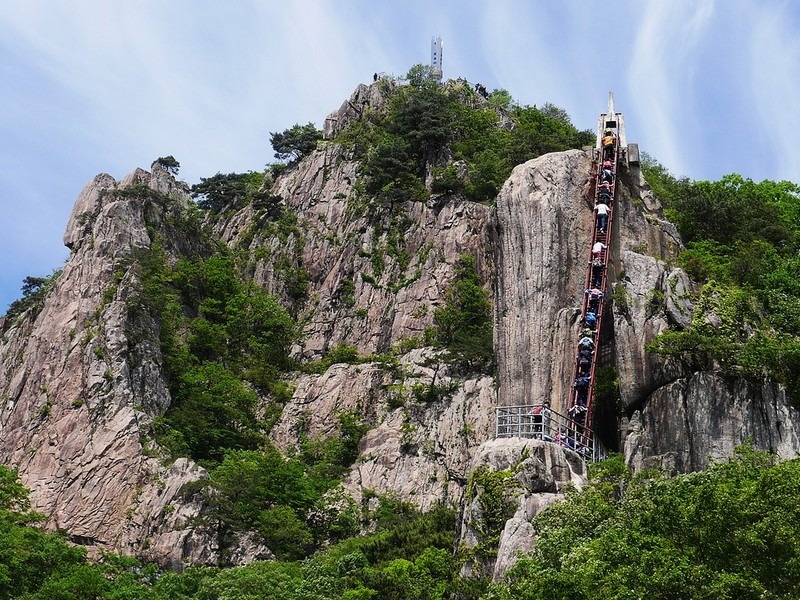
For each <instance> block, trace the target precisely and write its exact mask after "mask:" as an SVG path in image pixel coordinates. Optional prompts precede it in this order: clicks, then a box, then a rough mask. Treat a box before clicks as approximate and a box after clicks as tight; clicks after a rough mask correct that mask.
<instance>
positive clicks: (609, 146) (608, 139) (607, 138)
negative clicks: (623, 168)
mask: <svg viewBox="0 0 800 600" xmlns="http://www.w3.org/2000/svg"><path fill="white" fill-rule="evenodd" d="M616 142H617V138H616V137H615V136H614V132H613V131H611V130H610V129H606V133H605V135H604V136H603V156H604V160H608V161H613V160H614V147H615V145H616Z"/></svg>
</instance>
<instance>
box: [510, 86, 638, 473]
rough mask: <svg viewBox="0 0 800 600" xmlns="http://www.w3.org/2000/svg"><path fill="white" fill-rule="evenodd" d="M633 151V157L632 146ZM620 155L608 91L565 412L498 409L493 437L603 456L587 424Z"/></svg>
mask: <svg viewBox="0 0 800 600" xmlns="http://www.w3.org/2000/svg"><path fill="white" fill-rule="evenodd" d="M609 142H610V143H609ZM634 151H635V152H636V156H637V159H638V148H634ZM625 152H627V145H626V144H625V130H624V124H623V121H622V114H621V113H616V112H615V111H614V98H613V96H612V95H611V94H610V93H609V101H608V111H607V112H606V113H602V114H601V115H600V118H599V122H598V131H597V144H596V148H595V150H594V169H593V173H594V182H593V186H592V189H593V200H594V203H593V204H594V216H593V224H592V236H591V240H590V243H589V246H588V248H587V261H586V277H585V280H584V294H583V304H582V307H581V319H580V322H579V329H578V332H577V336H576V344H575V353H574V360H573V365H572V369H571V373H572V381H571V385H570V394H569V399H568V401H567V403H566V406H567V411H566V414H563V413H557V412H555V411H552V410H551V409H550V407H549V404H548V403H545V402H540V403H538V404H529V405H522V406H501V407H498V408H497V415H496V425H495V437H532V438H537V439H542V440H545V441H548V442H552V443H557V444H560V445H562V446H565V447H569V448H571V449H573V450H575V451H576V452H578V453H579V454H581V455H582V456H583V457H584V458H585V459H587V460H599V459H601V458H604V457H605V454H606V452H605V449H604V448H603V446H602V444H600V442H599V440H598V439H597V436H596V434H595V432H594V431H593V430H592V422H593V415H594V402H595V396H596V393H597V370H598V365H600V364H603V363H605V362H608V361H609V359H610V350H611V340H604V339H602V338H601V332H602V331H603V319H604V317H605V314H606V293H607V291H608V285H607V284H608V263H609V259H610V258H611V240H612V233H613V226H614V213H615V208H614V204H615V203H614V198H615V196H616V187H617V171H618V165H619V164H620V161H621V160H622V159H623V157H626V155H625ZM603 205H605V207H607V208H608V210H607V214H606V217H607V218H606V219H605V222H603V221H604V220H603V219H602V218H601V215H600V212H603V210H604V208H603ZM598 206H599V207H600V208H599V209H598Z"/></svg>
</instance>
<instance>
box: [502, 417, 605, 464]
mask: <svg viewBox="0 0 800 600" xmlns="http://www.w3.org/2000/svg"><path fill="white" fill-rule="evenodd" d="M495 412H496V418H495V433H494V436H495V437H496V438H511V437H519V438H533V439H537V440H543V441H546V442H550V443H553V444H558V445H559V446H563V447H564V448H569V449H570V450H574V451H575V452H577V453H578V454H580V455H581V456H582V457H583V458H584V460H591V461H598V460H602V459H604V458H605V457H606V451H605V448H604V447H603V445H602V444H601V443H600V441H599V440H598V439H597V436H596V435H595V433H594V432H593V431H591V430H590V429H588V428H587V427H585V426H584V425H582V424H581V422H580V418H577V419H576V418H575V415H563V414H561V413H557V412H555V411H552V410H550V409H549V408H548V407H546V406H545V405H543V404H526V405H521V406H498V407H496V409H495Z"/></svg>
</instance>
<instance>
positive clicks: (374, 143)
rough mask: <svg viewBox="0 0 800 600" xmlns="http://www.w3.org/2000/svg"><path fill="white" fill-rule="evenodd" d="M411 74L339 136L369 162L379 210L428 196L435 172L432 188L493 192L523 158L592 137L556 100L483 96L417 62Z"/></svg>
mask: <svg viewBox="0 0 800 600" xmlns="http://www.w3.org/2000/svg"><path fill="white" fill-rule="evenodd" d="M407 81H408V85H404V86H399V87H388V86H387V89H386V92H387V94H388V95H389V101H388V106H387V107H386V109H385V112H384V111H376V112H375V113H371V112H368V113H367V114H365V115H364V116H363V117H362V118H361V119H360V120H358V121H356V122H355V123H353V124H352V125H351V126H350V127H349V128H348V129H347V130H346V131H345V132H343V133H342V134H341V135H340V136H339V138H338V141H339V142H341V143H343V144H345V145H348V146H350V147H352V148H353V150H354V151H355V153H356V156H357V157H358V158H361V160H362V162H363V171H362V175H363V176H364V191H365V192H366V194H367V195H368V196H369V197H370V203H372V204H371V206H370V208H371V209H372V210H373V211H374V210H379V209H381V208H385V207H389V209H393V208H394V205H395V203H396V202H397V201H401V200H413V199H424V198H425V197H426V196H427V194H428V190H427V188H426V186H425V181H426V177H427V176H428V175H429V174H432V175H433V182H432V190H433V191H434V192H448V191H449V192H454V191H461V192H463V193H464V194H465V195H466V196H467V197H468V198H470V199H472V200H476V201H488V200H493V199H494V197H495V196H496V195H497V192H498V190H499V189H500V186H501V185H502V183H503V182H504V181H505V180H506V179H507V177H508V175H509V174H510V173H511V169H512V168H513V167H514V166H516V165H517V164H520V163H522V162H524V161H526V160H529V159H531V158H535V157H536V156H539V155H541V154H544V153H546V152H553V151H558V150H566V149H569V148H580V147H582V146H585V145H589V144H592V143H593V141H594V139H593V136H592V134H591V133H590V132H588V131H578V130H577V129H576V128H575V127H574V126H573V125H572V124H571V123H570V120H569V117H568V116H567V114H566V113H565V112H564V111H563V110H561V109H558V108H556V107H554V106H552V105H545V106H544V107H543V108H541V109H539V108H536V107H529V106H526V107H520V106H516V105H513V104H512V102H511V98H510V96H509V94H508V92H506V91H505V90H496V91H495V92H493V93H492V94H491V95H490V96H489V99H488V101H484V100H483V99H482V98H480V97H479V95H478V94H477V93H476V92H475V91H474V90H473V89H472V88H470V87H469V85H468V84H467V83H466V82H463V81H460V82H450V83H448V84H447V85H445V86H441V85H439V83H438V82H437V81H436V80H434V79H431V78H430V77H427V76H425V72H424V69H420V68H419V66H417V67H414V68H412V69H411V71H409V74H408V76H407ZM454 161H455V162H454ZM457 163H460V164H462V165H463V168H464V173H460V172H459V167H458V166H457Z"/></svg>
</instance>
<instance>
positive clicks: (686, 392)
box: [625, 372, 800, 473]
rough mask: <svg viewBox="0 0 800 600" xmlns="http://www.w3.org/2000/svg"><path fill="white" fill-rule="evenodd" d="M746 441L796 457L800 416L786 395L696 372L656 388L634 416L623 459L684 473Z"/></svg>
mask: <svg viewBox="0 0 800 600" xmlns="http://www.w3.org/2000/svg"><path fill="white" fill-rule="evenodd" d="M746 442H747V443H752V444H753V445H754V446H755V447H757V448H760V449H762V450H770V451H772V452H775V453H777V454H778V455H779V456H781V457H783V458H794V457H795V456H796V455H797V451H798V449H799V448H800V414H799V413H798V410H797V409H796V408H794V407H793V406H791V405H790V404H789V402H788V398H787V396H786V391H785V390H784V389H783V388H782V387H780V386H778V385H776V384H774V383H770V382H768V381H767V382H762V383H752V382H748V381H747V380H745V379H736V378H732V377H725V376H722V375H719V374H716V373H710V372H698V373H693V374H691V375H689V376H687V377H684V378H681V379H678V380H676V381H673V382H672V383H669V384H667V385H664V386H662V387H660V388H658V389H657V390H655V391H654V392H653V393H652V394H650V395H649V396H648V398H647V400H646V402H645V403H644V404H643V406H642V408H641V409H640V410H637V411H636V412H634V414H633V417H632V419H631V422H630V425H629V433H628V435H627V438H626V440H625V459H626V462H627V463H628V464H630V465H631V466H632V467H634V469H636V470H641V469H646V468H651V467H656V468H659V469H663V470H665V471H667V472H668V473H685V472H688V471H697V470H700V469H704V468H705V467H707V466H708V465H709V462H710V461H712V460H721V459H725V458H728V457H730V456H732V455H733V453H734V450H735V449H736V446H738V445H740V444H744V443H746Z"/></svg>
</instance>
